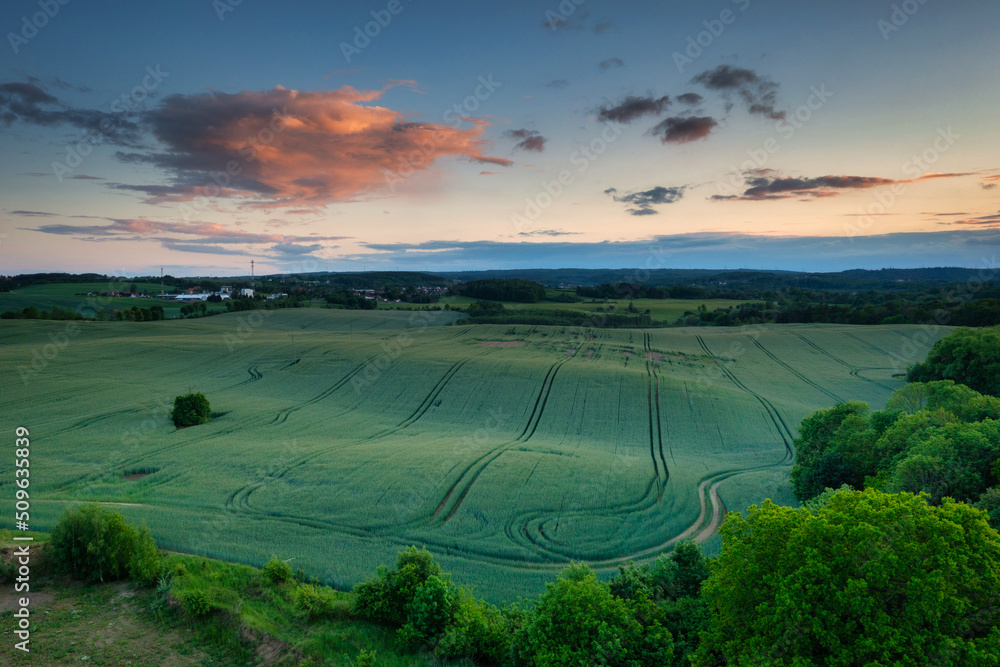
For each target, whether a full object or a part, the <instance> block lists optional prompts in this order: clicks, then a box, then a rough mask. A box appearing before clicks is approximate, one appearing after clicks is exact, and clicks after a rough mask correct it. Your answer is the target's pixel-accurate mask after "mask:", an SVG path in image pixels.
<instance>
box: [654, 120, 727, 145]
mask: <svg viewBox="0 0 1000 667" xmlns="http://www.w3.org/2000/svg"><path fill="white" fill-rule="evenodd" d="M718 124H719V122H718V121H717V120H715V119H714V118H711V117H708V116H686V117H685V116H673V117H671V118H667V119H665V120H663V121H662V122H660V123H659V124H657V125H655V126H654V127H652V128H650V130H649V134H652V135H654V136H656V137H659V138H660V141H662V142H663V143H665V144H666V143H673V144H686V143H688V142H691V141H698V140H699V139H704V138H705V137H707V136H708V135H709V134H711V133H712V130H713V129H715V127H716V126H717V125H718Z"/></svg>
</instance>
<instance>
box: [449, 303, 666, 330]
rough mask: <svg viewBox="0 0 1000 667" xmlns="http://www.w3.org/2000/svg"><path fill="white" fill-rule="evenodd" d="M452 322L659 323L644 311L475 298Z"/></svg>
mask: <svg viewBox="0 0 1000 667" xmlns="http://www.w3.org/2000/svg"><path fill="white" fill-rule="evenodd" d="M467 312H468V313H469V317H463V318H462V319H460V320H458V321H457V322H455V324H530V325H536V326H564V327H585V328H600V327H607V328H634V327H655V326H662V325H663V324H662V323H660V322H656V321H654V320H653V319H652V317H650V316H649V314H647V313H635V314H626V313H585V312H581V311H578V310H540V309H538V310H536V309H531V308H505V307H504V305H503V304H502V303H496V302H491V301H478V302H476V303H473V304H470V305H469V307H468V309H467Z"/></svg>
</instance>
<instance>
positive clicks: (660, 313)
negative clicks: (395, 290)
mask: <svg viewBox="0 0 1000 667" xmlns="http://www.w3.org/2000/svg"><path fill="white" fill-rule="evenodd" d="M476 301H478V299H473V298H471V297H467V296H446V297H443V298H442V299H441V301H440V302H439V303H438V304H436V305H440V306H443V305H444V304H448V305H450V306H451V307H452V308H467V307H468V306H469V304H472V303H475V302H476ZM500 303H502V304H503V305H504V307H505V308H510V309H514V310H525V309H530V310H543V311H545V310H575V311H579V312H583V313H588V314H591V313H618V314H620V315H625V314H628V305H629V303H633V304H634V305H635V307H636V309H637V310H638V311H639V312H640V313H644V312H646V310H649V316H650V317H652V318H653V320H655V321H657V322H670V323H673V322H674V321H675V320H676V319H677V318H678V317H680V316H681V315H683V314H684V313H685V312H687V311H692V312H694V311H697V310H698V306H700V305H702V304H704V305H705V307H706V308H708V309H709V310H710V311H711V310H715V309H716V308H729V307H731V306H738V305H739V304H741V303H745V301H738V300H733V299H609V300H607V301H605V300H600V301H597V302H593V303H592V300H591V299H584V300H583V301H581V302H580V303H559V302H555V301H541V302H539V303H515V302H513V301H501V302H500ZM379 305H380V307H385V304H379ZM393 305H397V306H404V307H414V306H411V305H410V304H393Z"/></svg>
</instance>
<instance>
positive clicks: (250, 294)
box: [240, 287, 253, 298]
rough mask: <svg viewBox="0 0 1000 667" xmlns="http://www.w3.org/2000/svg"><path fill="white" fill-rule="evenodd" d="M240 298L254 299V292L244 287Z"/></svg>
mask: <svg viewBox="0 0 1000 667" xmlns="http://www.w3.org/2000/svg"><path fill="white" fill-rule="evenodd" d="M240 296H244V297H248V298H252V297H253V290H252V289H250V288H249V287H244V288H243V289H241V290H240Z"/></svg>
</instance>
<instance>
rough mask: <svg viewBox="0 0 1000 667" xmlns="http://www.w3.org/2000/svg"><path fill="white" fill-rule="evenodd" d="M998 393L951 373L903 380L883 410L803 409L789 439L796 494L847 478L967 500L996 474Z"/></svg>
mask: <svg viewBox="0 0 1000 667" xmlns="http://www.w3.org/2000/svg"><path fill="white" fill-rule="evenodd" d="M998 420H1000V398H995V397H992V396H983V395H982V394H980V393H978V392H976V391H973V390H972V389H969V388H968V387H966V386H964V385H956V384H955V383H953V382H952V381H950V380H943V381H937V382H929V383H914V384H909V385H907V386H905V387H903V388H902V389H899V390H897V391H896V392H895V393H893V395H892V396H891V397H890V398H889V400H888V401H887V402H886V409H885V410H878V411H875V412H870V411H869V408H868V405H867V404H865V403H862V402H860V401H851V402H849V403H840V404H838V405H836V406H834V407H832V408H828V409H825V410H819V411H817V412H814V413H813V414H811V415H809V416H808V417H806V418H805V419H804V420H803V421H802V425H801V426H800V427H799V436H798V438H797V439H796V440H795V448H796V452H797V459H796V462H795V466H794V468H793V469H792V475H791V477H792V486H793V488H794V490H795V494H796V496H797V497H798V498H800V499H802V500H808V499H810V498H813V497H815V496H817V495H819V494H820V493H822V492H823V490H824V489H826V488H837V487H839V486H841V485H842V484H848V485H850V486H852V487H854V488H859V489H860V488H864V487H869V486H870V487H874V488H879V489H882V490H885V491H908V492H912V493H917V492H926V493H927V494H929V498H930V502H931V503H932V504H937V503H939V502H941V500H942V498H944V497H946V496H950V497H952V498H955V499H957V500H963V501H967V502H970V503H974V502H977V501H979V500H980V498H981V497H982V496H983V494H984V493H986V491H987V490H988V489H989V488H990V487H994V486H996V485H997V483H998V481H1000V479H998V474H1000V421H998Z"/></svg>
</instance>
